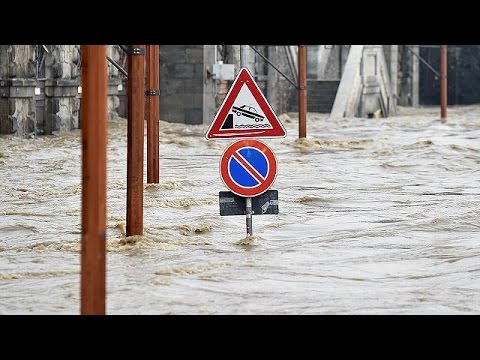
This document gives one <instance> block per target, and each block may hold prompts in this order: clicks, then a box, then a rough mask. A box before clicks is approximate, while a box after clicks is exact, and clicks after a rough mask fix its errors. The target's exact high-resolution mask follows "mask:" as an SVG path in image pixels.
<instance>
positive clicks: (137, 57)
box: [126, 45, 145, 236]
mask: <svg viewBox="0 0 480 360" xmlns="http://www.w3.org/2000/svg"><path fill="white" fill-rule="evenodd" d="M127 53H128V127H127V132H128V134H127V146H128V148H127V231H126V236H132V235H143V143H144V141H143V137H144V121H145V119H144V115H145V114H144V113H145V67H144V60H145V46H144V45H130V46H129V48H128V52H127Z"/></svg>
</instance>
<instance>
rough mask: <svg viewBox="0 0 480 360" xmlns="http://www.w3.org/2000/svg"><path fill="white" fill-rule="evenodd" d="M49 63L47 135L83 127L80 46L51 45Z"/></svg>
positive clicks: (46, 93) (46, 103) (47, 67)
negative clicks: (80, 94) (80, 116)
mask: <svg viewBox="0 0 480 360" xmlns="http://www.w3.org/2000/svg"><path fill="white" fill-rule="evenodd" d="M45 65H46V68H45V74H46V77H47V80H45V108H46V109H45V115H46V116H45V134H52V132H53V131H60V132H66V131H71V130H73V129H77V128H79V109H80V97H79V93H78V87H79V86H80V48H79V45H53V46H51V50H50V52H49V53H48V54H47V56H46V61H45Z"/></svg>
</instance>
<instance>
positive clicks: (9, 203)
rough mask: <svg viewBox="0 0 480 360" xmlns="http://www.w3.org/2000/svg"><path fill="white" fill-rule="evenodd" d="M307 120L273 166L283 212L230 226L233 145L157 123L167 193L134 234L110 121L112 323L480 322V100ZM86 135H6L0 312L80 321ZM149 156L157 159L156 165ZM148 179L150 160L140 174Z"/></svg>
mask: <svg viewBox="0 0 480 360" xmlns="http://www.w3.org/2000/svg"><path fill="white" fill-rule="evenodd" d="M439 112H440V110H439V108H421V109H412V108H401V109H399V115H398V116H395V117H391V118H388V119H353V118H352V119H337V120H333V119H328V116H327V115H323V114H309V120H308V124H307V139H304V140H303V141H300V140H299V139H298V118H297V115H296V114H288V115H286V116H285V115H282V116H281V119H282V122H283V124H284V126H285V127H286V128H287V132H288V135H287V137H286V138H281V139H264V140H262V141H263V142H265V143H266V144H267V145H269V147H270V148H271V149H272V150H273V151H274V153H275V154H276V157H277V161H278V176H277V178H276V181H275V183H274V184H273V186H272V187H271V189H275V190H278V192H279V211H280V213H279V214H278V215H254V216H253V234H254V236H253V237H246V226H245V216H224V217H222V216H220V215H219V200H218V193H219V191H225V190H227V189H226V187H225V185H224V184H223V182H222V181H221V179H220V175H219V169H218V167H219V162H220V158H221V155H222V153H223V151H224V150H225V148H226V147H227V146H228V145H229V144H231V143H233V140H232V141H207V140H206V139H205V138H204V135H205V132H206V130H207V125H205V126H185V125H180V124H170V123H166V122H161V123H160V139H161V140H160V184H158V185H147V184H145V190H144V236H143V237H141V238H138V237H134V238H125V216H126V158H127V138H126V130H127V127H126V121H125V120H118V121H110V122H109V140H108V141H109V142H108V192H107V226H108V229H107V238H108V239H107V241H108V243H107V250H108V253H107V314H478V313H480V222H479V219H480V197H479V195H480V172H479V169H480V141H479V139H480V106H464V107H457V108H450V109H449V113H448V115H449V117H448V121H447V122H446V123H442V122H440V121H439ZM80 135H81V133H80V131H74V132H72V133H68V134H58V135H55V136H42V137H37V138H35V139H29V140H26V139H25V140H24V139H18V138H13V137H9V136H1V137H0V314H79V312H80V253H79V250H80V234H81V228H80V221H81V217H80V214H81V138H80ZM145 159H146V157H145ZM145 179H146V165H145Z"/></svg>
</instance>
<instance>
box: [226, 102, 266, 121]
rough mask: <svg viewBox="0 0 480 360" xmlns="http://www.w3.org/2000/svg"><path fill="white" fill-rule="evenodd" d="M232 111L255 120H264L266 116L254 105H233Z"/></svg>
mask: <svg viewBox="0 0 480 360" xmlns="http://www.w3.org/2000/svg"><path fill="white" fill-rule="evenodd" d="M232 111H233V112H234V113H236V114H237V116H246V117H248V118H251V119H254V120H255V122H259V121H263V119H265V117H264V116H262V115H260V114H259V113H258V111H257V109H255V108H254V107H253V106H247V105H242V106H240V107H238V106H232Z"/></svg>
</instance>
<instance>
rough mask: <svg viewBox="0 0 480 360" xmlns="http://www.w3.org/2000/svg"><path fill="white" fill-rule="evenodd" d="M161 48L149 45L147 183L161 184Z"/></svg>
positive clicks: (146, 93)
mask: <svg viewBox="0 0 480 360" xmlns="http://www.w3.org/2000/svg"><path fill="white" fill-rule="evenodd" d="M159 67H160V60H159V47H158V45H147V91H146V92H145V95H146V96H147V183H149V184H150V183H155V184H158V182H159V137H158V136H159V123H158V122H159V120H160V116H159V110H160V109H159V102H160V99H159V97H160V77H159Z"/></svg>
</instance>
